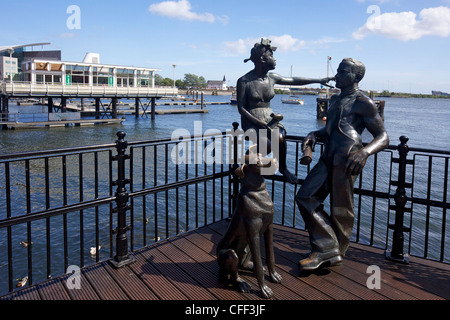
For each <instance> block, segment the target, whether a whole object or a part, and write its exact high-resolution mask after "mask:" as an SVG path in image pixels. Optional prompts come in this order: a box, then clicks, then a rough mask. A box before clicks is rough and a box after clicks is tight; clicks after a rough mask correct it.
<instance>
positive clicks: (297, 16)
mask: <svg viewBox="0 0 450 320" xmlns="http://www.w3.org/2000/svg"><path fill="white" fill-rule="evenodd" d="M0 5H1V8H2V19H0V28H1V30H2V32H1V34H0V45H12V44H25V43H33V42H50V43H51V45H50V46H45V47H44V49H47V50H50V49H59V50H62V59H63V60H68V61H81V60H82V59H83V58H84V55H85V54H86V53H87V52H97V53H100V60H101V62H102V63H109V64H118V65H134V66H142V67H152V68H159V69H161V71H160V74H161V75H162V76H163V77H170V78H172V77H173V72H174V68H173V67H172V65H173V64H176V68H175V77H176V78H177V79H179V78H183V76H184V74H185V73H194V74H197V75H200V76H204V77H205V78H206V79H207V80H221V79H222V78H223V76H224V75H225V76H226V78H227V80H228V81H229V82H228V84H229V85H235V83H236V81H237V79H238V78H239V77H240V76H242V75H243V74H245V73H246V72H248V71H249V70H251V68H252V67H253V66H252V64H251V62H248V63H244V62H243V60H244V59H245V58H248V57H249V52H250V49H251V47H252V46H253V44H254V43H255V41H258V40H259V39H260V38H261V37H265V38H267V37H268V38H270V39H271V40H272V42H273V44H274V45H276V46H278V50H277V51H276V52H275V58H276V59H277V69H276V70H275V71H276V72H277V73H279V74H282V75H289V74H290V70H291V66H292V69H293V75H295V76H304V77H324V76H325V75H326V61H327V56H331V57H332V64H331V66H332V69H333V71H334V72H335V71H336V69H337V67H338V65H339V62H340V61H341V60H342V59H343V58H346V57H352V58H355V59H358V60H360V61H362V62H363V63H364V64H365V65H366V68H367V72H366V77H365V78H364V79H363V81H362V82H361V87H362V88H363V89H368V90H371V89H373V90H385V89H386V90H390V91H394V92H395V91H399V92H413V93H430V91H431V90H441V91H446V92H450V78H449V75H448V74H449V71H450V63H449V61H450V0H430V1H410V0H409V1H406V0H377V1H375V0H372V1H371V0H342V1H331V0H322V1H299V0H278V1H261V0H260V1H256V0H241V1H237V0H227V1H217V0H214V1H211V0H173V1H161V0H137V1H103V0H94V1H92V0H91V1H85V0H79V1H77V0H70V1H61V0H60V1H35V0H26V1H25V0H15V1H3V0H1V1H0ZM70 5H76V6H78V7H79V9H80V15H79V18H80V19H79V20H77V21H79V28H75V29H71V28H69V26H71V25H70V22H72V26H73V23H74V22H75V20H73V19H72V18H74V16H73V14H74V12H73V11H70V12H69V13H67V9H68V7H69V6H70ZM68 20H70V21H69V25H68Z"/></svg>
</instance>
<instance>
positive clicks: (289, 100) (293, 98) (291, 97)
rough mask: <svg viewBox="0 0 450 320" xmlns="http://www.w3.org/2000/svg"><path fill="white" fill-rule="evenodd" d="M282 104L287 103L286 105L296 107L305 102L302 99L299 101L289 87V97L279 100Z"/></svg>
mask: <svg viewBox="0 0 450 320" xmlns="http://www.w3.org/2000/svg"><path fill="white" fill-rule="evenodd" d="M291 77H292V66H291ZM281 102H282V103H287V104H298V105H304V104H305V101H303V99H300V97H299V96H297V94H295V93H294V92H293V89H291V88H290V87H289V97H288V98H286V99H281Z"/></svg>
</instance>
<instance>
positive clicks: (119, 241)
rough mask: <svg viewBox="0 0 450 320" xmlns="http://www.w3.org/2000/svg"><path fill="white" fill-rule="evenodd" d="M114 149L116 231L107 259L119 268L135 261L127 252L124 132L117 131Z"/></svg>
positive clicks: (126, 182) (128, 181)
mask: <svg viewBox="0 0 450 320" xmlns="http://www.w3.org/2000/svg"><path fill="white" fill-rule="evenodd" d="M117 137H118V138H119V139H118V140H116V149H117V155H116V156H114V157H113V158H112V160H113V161H117V180H116V181H113V185H115V186H117V191H116V193H115V197H116V204H117V207H116V208H114V209H113V212H114V213H117V225H118V226H117V228H116V229H115V230H113V233H116V256H115V257H114V258H113V259H111V260H109V261H110V263H111V264H112V265H113V266H114V267H115V268H120V267H123V266H125V265H128V264H130V263H132V262H134V261H135V258H134V257H133V256H132V255H131V254H130V253H129V252H128V236H127V231H128V230H130V229H131V227H130V226H127V221H126V212H127V210H129V209H130V205H129V204H128V198H129V196H128V193H127V189H126V187H125V186H126V184H128V183H130V180H129V179H125V160H127V159H129V158H130V156H129V155H127V154H125V151H126V149H127V146H128V142H127V141H125V140H124V138H125V132H123V131H119V132H117Z"/></svg>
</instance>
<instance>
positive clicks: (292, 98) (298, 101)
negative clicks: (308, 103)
mask: <svg viewBox="0 0 450 320" xmlns="http://www.w3.org/2000/svg"><path fill="white" fill-rule="evenodd" d="M281 102H282V103H288V104H299V105H304V104H305V101H303V99H300V98H299V97H296V96H289V98H287V99H281Z"/></svg>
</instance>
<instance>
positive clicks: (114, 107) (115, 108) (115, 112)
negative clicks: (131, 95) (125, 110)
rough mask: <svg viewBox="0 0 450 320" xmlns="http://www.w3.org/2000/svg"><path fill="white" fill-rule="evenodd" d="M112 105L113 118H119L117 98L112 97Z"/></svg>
mask: <svg viewBox="0 0 450 320" xmlns="http://www.w3.org/2000/svg"><path fill="white" fill-rule="evenodd" d="M111 106H112V118H113V119H117V98H112V99H111Z"/></svg>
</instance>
